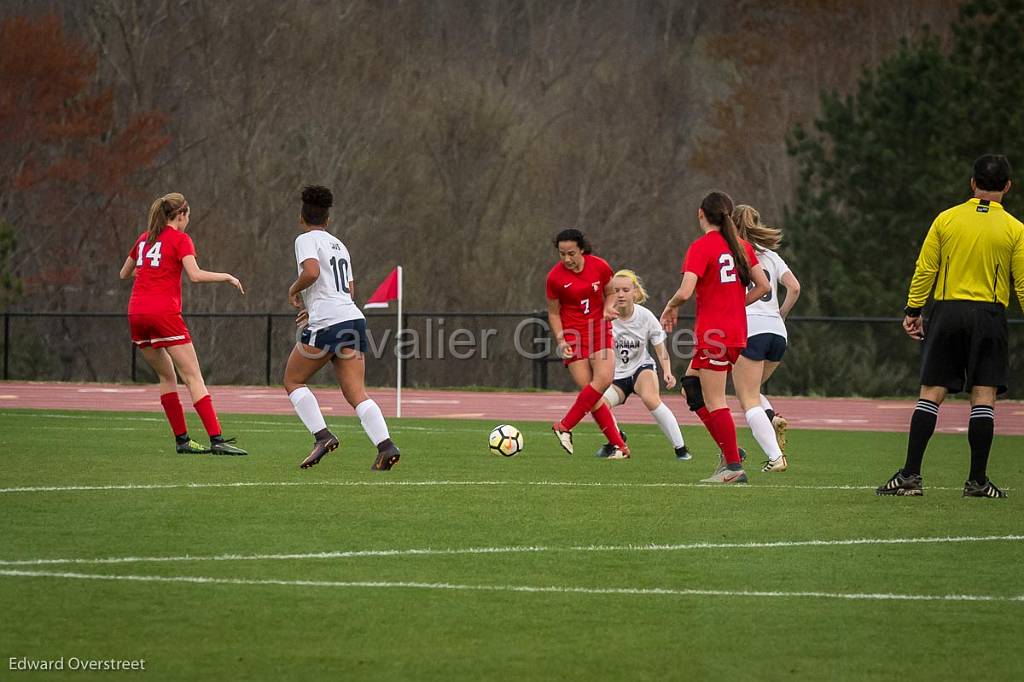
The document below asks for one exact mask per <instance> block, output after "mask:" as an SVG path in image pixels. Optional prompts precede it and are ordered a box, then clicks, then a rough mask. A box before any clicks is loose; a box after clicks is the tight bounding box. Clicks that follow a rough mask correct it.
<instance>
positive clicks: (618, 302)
mask: <svg viewBox="0 0 1024 682" xmlns="http://www.w3.org/2000/svg"><path fill="white" fill-rule="evenodd" d="M612 288H613V291H614V296H615V308H616V310H618V312H619V317H618V319H615V320H612V335H613V337H614V339H615V379H614V381H613V382H612V385H611V386H609V387H608V390H606V391H605V392H604V400H605V402H607V403H608V405H609V406H610V407H615V406H616V405H621V404H622V403H624V402H626V399H627V398H629V396H631V395H632V394H634V393H636V394H637V395H638V396H640V400H642V401H643V403H644V407H646V408H647V409H648V410H649V411H650V413H651V415H652V416H653V417H654V419H655V421H657V422H658V426H659V427H660V428H661V431H662V433H664V434H665V437H666V438H668V440H669V442H671V443H672V448H673V450H674V451H675V456H676V459H680V460H688V459H690V452H689V450H687V448H686V445H685V444H684V443H683V432H682V431H681V430H680V429H679V422H677V421H676V416H675V415H674V414H673V413H672V410H670V409H669V407H668V405H666V404H665V403H663V402H661V395H660V388H659V383H658V374H657V373H656V372H655V369H654V360H653V359H652V358H651V354H650V352H649V351H648V350H647V347H648V344H650V345H651V346H654V352H655V354H656V355H657V356H658V363H659V364H660V365H661V376H662V379H664V381H665V387H666V388H669V389H671V388H673V387H674V386H675V385H676V378H675V376H674V375H673V374H672V361H671V360H670V358H669V355H668V350H666V348H665V338H666V335H665V330H664V329H662V327H661V322H659V321H658V318H657V317H656V316H655V315H654V313H652V312H651V311H650V310H648V309H647V308H645V307H643V306H642V305H640V304H641V303H643V302H644V301H646V300H647V292H646V291H644V287H643V283H642V282H641V281H640V278H639V277H637V274H636V273H635V272H633V271H632V270H619V271H618V272H616V273H615V277H613V278H612ZM597 456H598V457H612V458H614V457H615V454H614V448H613V447H612V446H611V444H610V443H608V444H605V445H604V446H603V447H602V448H601V449H600V450H598V452H597Z"/></svg>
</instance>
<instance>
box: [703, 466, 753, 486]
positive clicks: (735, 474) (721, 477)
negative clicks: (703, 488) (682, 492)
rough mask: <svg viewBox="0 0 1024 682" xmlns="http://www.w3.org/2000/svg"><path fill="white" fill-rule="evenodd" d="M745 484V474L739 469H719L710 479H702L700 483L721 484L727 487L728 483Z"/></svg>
mask: <svg viewBox="0 0 1024 682" xmlns="http://www.w3.org/2000/svg"><path fill="white" fill-rule="evenodd" d="M746 482H747V472H745V471H743V469H740V470H738V471H732V470H731V469H719V470H718V471H716V472H715V473H713V474H712V475H711V476H710V477H708V478H705V479H703V480H702V481H701V483H723V484H726V485H728V484H730V483H746Z"/></svg>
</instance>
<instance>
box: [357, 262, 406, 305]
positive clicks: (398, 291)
mask: <svg viewBox="0 0 1024 682" xmlns="http://www.w3.org/2000/svg"><path fill="white" fill-rule="evenodd" d="M401 298H402V266H398V267H396V268H395V269H394V270H392V271H391V273H390V274H389V275H388V276H387V277H385V278H384V281H383V282H381V283H380V286H379V287H377V290H376V291H375V292H373V294H372V295H371V296H370V298H369V299H368V300H367V301H366V305H364V306H363V308H387V307H388V303H389V302H390V301H398V300H401Z"/></svg>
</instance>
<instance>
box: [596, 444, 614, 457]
mask: <svg viewBox="0 0 1024 682" xmlns="http://www.w3.org/2000/svg"><path fill="white" fill-rule="evenodd" d="M614 451H615V446H614V445H612V444H611V443H605V444H604V445H602V446H601V448H600V449H599V450H598V451H597V452H595V453H594V457H601V458H602V459H604V458H606V457H608V456H609V455H611V454H612V452H614Z"/></svg>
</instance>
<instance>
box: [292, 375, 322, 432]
mask: <svg viewBox="0 0 1024 682" xmlns="http://www.w3.org/2000/svg"><path fill="white" fill-rule="evenodd" d="M288 400H290V401H292V407H294V408H295V412H296V414H298V415H299V419H301V420H302V423H303V424H305V425H306V428H307V429H309V432H310V433H318V432H320V431H323V430H324V429H326V428H327V422H325V421H324V415H323V413H321V412H320V403H318V402H317V401H316V396H315V395H313V391H311V390H309V388H308V387H306V386H302V387H300V388H297V389H295V390H294V391H292V392H291V393H289V394H288Z"/></svg>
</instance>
